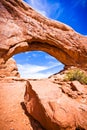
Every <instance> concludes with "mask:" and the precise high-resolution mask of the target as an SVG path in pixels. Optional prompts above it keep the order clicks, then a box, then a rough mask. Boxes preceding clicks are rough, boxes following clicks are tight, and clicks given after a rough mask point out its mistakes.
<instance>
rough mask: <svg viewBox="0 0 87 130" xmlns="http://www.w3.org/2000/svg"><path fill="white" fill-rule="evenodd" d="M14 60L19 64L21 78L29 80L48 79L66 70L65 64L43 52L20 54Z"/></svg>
mask: <svg viewBox="0 0 87 130" xmlns="http://www.w3.org/2000/svg"><path fill="white" fill-rule="evenodd" d="M13 58H14V59H15V61H16V63H17V67H18V70H19V73H20V76H21V77H22V78H27V79H42V78H47V77H49V76H51V75H53V74H55V73H58V72H60V71H61V70H63V68H64V64H62V63H61V62H59V61H58V60H57V59H56V58H54V57H52V56H51V55H49V54H48V53H46V52H43V51H29V52H25V53H20V54H17V55H14V56H13Z"/></svg>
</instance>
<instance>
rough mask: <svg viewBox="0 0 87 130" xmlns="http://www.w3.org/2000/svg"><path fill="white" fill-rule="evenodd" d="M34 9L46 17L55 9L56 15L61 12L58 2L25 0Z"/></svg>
mask: <svg viewBox="0 0 87 130" xmlns="http://www.w3.org/2000/svg"><path fill="white" fill-rule="evenodd" d="M26 1H27V3H29V4H30V5H31V6H32V7H33V8H34V9H35V10H36V11H38V12H39V13H41V14H42V15H44V16H46V17H50V15H51V14H52V13H55V12H56V11H57V17H58V16H59V15H60V13H61V6H60V3H59V2H55V1H54V2H53V3H50V2H47V0H42V1H41V0H26Z"/></svg>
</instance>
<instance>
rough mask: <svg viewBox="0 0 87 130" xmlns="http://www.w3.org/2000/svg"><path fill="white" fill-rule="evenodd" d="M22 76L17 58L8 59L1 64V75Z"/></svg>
mask: <svg viewBox="0 0 87 130" xmlns="http://www.w3.org/2000/svg"><path fill="white" fill-rule="evenodd" d="M12 76H16V77H20V74H19V72H18V68H17V65H16V62H15V60H13V59H12V58H10V59H8V60H7V61H6V63H5V64H1V65H0V77H12Z"/></svg>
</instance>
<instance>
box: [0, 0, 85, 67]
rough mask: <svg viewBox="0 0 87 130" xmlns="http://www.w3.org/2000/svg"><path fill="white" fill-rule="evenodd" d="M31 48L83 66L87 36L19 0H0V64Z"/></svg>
mask: <svg viewBox="0 0 87 130" xmlns="http://www.w3.org/2000/svg"><path fill="white" fill-rule="evenodd" d="M31 50H41V51H45V52H47V53H49V54H50V55H52V56H54V57H55V58H56V59H58V60H59V61H60V62H62V63H63V64H65V65H68V66H71V65H73V66H79V67H83V68H86V66H87V37H85V36H82V35H80V34H78V33H76V32H75V31H74V30H73V29H72V28H70V27H69V26H67V25H65V24H62V23H60V22H56V21H53V20H50V19H47V18H45V17H43V16H41V15H40V14H39V13H37V12H35V11H34V10H33V9H32V8H31V7H29V6H28V5H27V4H25V3H24V2H23V1H21V0H8V1H6V0H0V63H2V62H3V61H6V60H7V59H8V58H10V57H11V56H13V55H14V54H17V53H20V52H25V51H31Z"/></svg>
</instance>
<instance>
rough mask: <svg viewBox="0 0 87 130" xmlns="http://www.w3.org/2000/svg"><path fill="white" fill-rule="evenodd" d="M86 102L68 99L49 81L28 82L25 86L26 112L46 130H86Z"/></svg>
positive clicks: (59, 87) (57, 86) (58, 87)
mask: <svg viewBox="0 0 87 130" xmlns="http://www.w3.org/2000/svg"><path fill="white" fill-rule="evenodd" d="M86 89H87V88H86ZM78 96H79V95H78ZM80 96H81V95H80ZM86 97H87V95H85V99H86ZM86 100H87V99H86ZM86 100H85V102H82V98H81V97H78V98H77V99H73V98H72V97H69V96H68V94H66V93H64V92H63V91H62V89H61V86H60V85H58V84H55V83H53V82H51V80H37V81H30V84H27V86H26V92H25V105H26V108H27V111H28V112H29V113H30V114H31V115H32V116H33V117H34V118H35V119H36V120H38V121H39V122H40V123H41V125H42V126H43V127H44V128H46V129H47V130H86V129H87V101H86Z"/></svg>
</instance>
